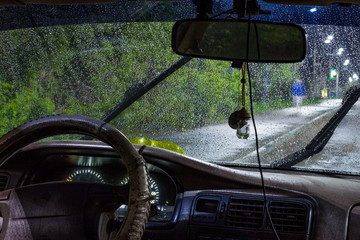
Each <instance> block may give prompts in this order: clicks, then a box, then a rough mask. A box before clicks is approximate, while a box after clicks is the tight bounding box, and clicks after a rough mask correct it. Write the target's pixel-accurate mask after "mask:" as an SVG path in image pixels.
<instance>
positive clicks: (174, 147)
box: [130, 137, 185, 154]
mask: <svg viewBox="0 0 360 240" xmlns="http://www.w3.org/2000/svg"><path fill="white" fill-rule="evenodd" d="M130 142H131V143H132V144H140V145H146V146H152V147H158V148H163V149H167V150H170V151H173V152H177V153H181V154H185V152H184V150H183V149H182V148H181V147H179V146H178V145H176V144H175V143H172V142H169V141H155V140H151V139H149V138H145V137H137V138H133V139H131V140H130Z"/></svg>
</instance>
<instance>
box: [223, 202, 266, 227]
mask: <svg viewBox="0 0 360 240" xmlns="http://www.w3.org/2000/svg"><path fill="white" fill-rule="evenodd" d="M263 210H264V201H262V200H257V199H243V198H231V199H230V200H229V204H228V211H227V216H226V225H227V226H231V227H239V228H253V229H254V228H261V226H262V223H263V218H264V215H263V212H264V211H263Z"/></svg>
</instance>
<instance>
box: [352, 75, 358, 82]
mask: <svg viewBox="0 0 360 240" xmlns="http://www.w3.org/2000/svg"><path fill="white" fill-rule="evenodd" d="M352 78H353V79H354V80H355V81H357V80H358V79H359V76H358V75H357V74H356V73H354V74H353V76H352Z"/></svg>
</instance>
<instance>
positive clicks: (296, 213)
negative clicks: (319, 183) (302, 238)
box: [268, 201, 309, 233]
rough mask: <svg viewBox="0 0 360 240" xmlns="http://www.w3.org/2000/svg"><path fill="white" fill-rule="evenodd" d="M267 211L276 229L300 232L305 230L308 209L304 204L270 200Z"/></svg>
mask: <svg viewBox="0 0 360 240" xmlns="http://www.w3.org/2000/svg"><path fill="white" fill-rule="evenodd" d="M269 211H270V215H271V218H272V221H273V224H274V226H275V229H276V230H277V231H283V232H297V233H302V232H304V231H305V230H307V219H308V214H309V209H308V207H307V206H306V205H305V204H303V203H299V202H275V201H272V202H271V203H270V209H269ZM268 228H270V222H268Z"/></svg>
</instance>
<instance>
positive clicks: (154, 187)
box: [120, 177, 160, 204]
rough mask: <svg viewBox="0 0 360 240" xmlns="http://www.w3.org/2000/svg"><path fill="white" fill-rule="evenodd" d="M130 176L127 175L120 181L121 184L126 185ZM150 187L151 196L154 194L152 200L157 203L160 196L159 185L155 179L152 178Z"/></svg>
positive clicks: (152, 202)
mask: <svg viewBox="0 0 360 240" xmlns="http://www.w3.org/2000/svg"><path fill="white" fill-rule="evenodd" d="M128 182H129V178H128V177H126V178H124V179H123V180H121V181H120V184H122V185H125V184H128ZM150 187H151V196H153V198H154V200H151V201H150V203H151V204H157V203H158V202H159V198H160V191H159V185H158V184H157V183H156V182H155V180H154V179H152V178H150Z"/></svg>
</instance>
